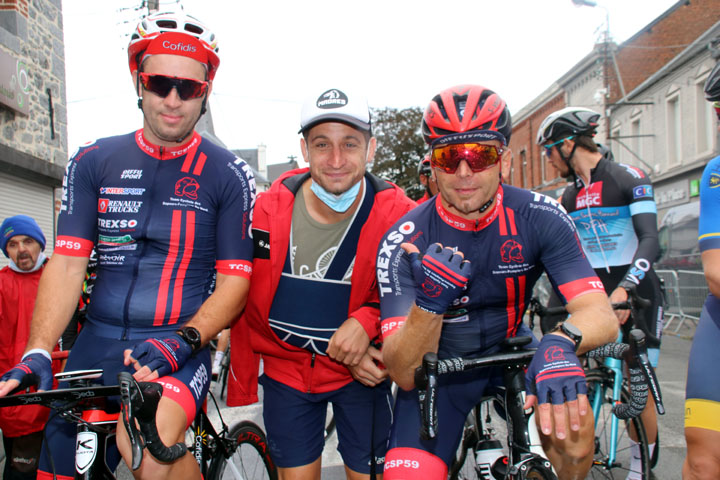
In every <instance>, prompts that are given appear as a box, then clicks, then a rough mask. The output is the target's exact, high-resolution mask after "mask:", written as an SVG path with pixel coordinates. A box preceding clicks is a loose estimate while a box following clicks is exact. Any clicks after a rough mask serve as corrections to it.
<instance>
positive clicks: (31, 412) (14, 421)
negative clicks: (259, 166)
mask: <svg viewBox="0 0 720 480" xmlns="http://www.w3.org/2000/svg"><path fill="white" fill-rule="evenodd" d="M44 269H45V267H43V268H40V269H39V270H37V271H35V272H31V273H18V272H16V271H14V270H11V269H10V267H5V268H3V269H2V270H0V331H1V332H2V335H0V372H7V371H8V370H10V369H11V368H13V367H14V366H15V365H16V364H18V363H19V362H20V359H21V357H22V354H23V352H24V351H25V345H26V344H27V340H28V337H29V336H30V321H31V320H32V314H33V309H34V308H35V296H36V295H37V290H38V282H39V281H40V275H42V272H43V270H44ZM48 413H49V411H48V409H47V408H45V407H41V406H38V405H32V406H17V407H4V408H0V428H2V431H3V435H6V436H8V437H19V436H21V435H27V434H28V433H33V432H37V431H40V430H42V429H43V428H44V427H45V422H47V419H48Z"/></svg>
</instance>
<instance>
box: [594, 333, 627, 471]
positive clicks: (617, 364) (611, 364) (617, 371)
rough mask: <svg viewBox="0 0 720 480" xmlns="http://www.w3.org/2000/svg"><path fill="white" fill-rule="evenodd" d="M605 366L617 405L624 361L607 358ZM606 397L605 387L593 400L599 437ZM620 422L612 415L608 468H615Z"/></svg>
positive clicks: (620, 337) (619, 336)
mask: <svg viewBox="0 0 720 480" xmlns="http://www.w3.org/2000/svg"><path fill="white" fill-rule="evenodd" d="M622 337H623V334H622V331H620V333H619V334H618V339H617V342H618V343H621V342H622ZM604 365H605V366H606V367H607V368H609V369H610V370H612V372H613V376H614V380H613V393H612V398H613V403H614V404H617V403H619V402H620V401H621V392H622V383H623V362H622V360H618V359H616V358H612V357H606V358H605V361H604ZM604 395H605V387H604V386H600V388H596V389H595V391H594V392H593V398H592V409H593V415H594V416H595V435H597V431H598V430H597V427H598V425H597V423H598V420H599V418H600V409H601V408H602V406H603V403H604V402H603V400H604V398H603V396H604ZM619 422H620V421H619V420H618V417H617V416H615V415H611V418H610V451H609V452H607V453H608V460H607V464H608V467H615V466H617V465H615V458H616V453H617V445H618V427H619Z"/></svg>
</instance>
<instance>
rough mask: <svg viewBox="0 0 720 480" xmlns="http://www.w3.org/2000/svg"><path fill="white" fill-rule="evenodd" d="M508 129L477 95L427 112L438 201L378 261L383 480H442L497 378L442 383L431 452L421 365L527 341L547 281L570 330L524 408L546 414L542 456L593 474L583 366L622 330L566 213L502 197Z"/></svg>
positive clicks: (479, 91)
mask: <svg viewBox="0 0 720 480" xmlns="http://www.w3.org/2000/svg"><path fill="white" fill-rule="evenodd" d="M511 128H512V127H511V120H510V112H509V109H508V108H507V106H506V104H505V102H504V101H503V100H502V99H501V98H500V97H499V96H498V95H497V94H496V93H495V92H493V91H492V90H489V89H487V88H485V87H482V86H478V85H461V86H457V87H453V88H450V89H447V90H444V91H442V92H440V93H439V94H438V95H436V96H435V97H434V98H433V100H432V101H431V102H430V104H429V105H428V107H427V109H426V110H425V114H424V116H423V123H422V132H423V135H424V137H425V141H426V142H427V143H428V144H430V145H431V148H432V153H431V162H432V168H433V174H434V175H435V178H436V179H437V185H438V189H439V191H440V194H439V195H437V196H436V197H435V199H434V200H432V201H428V202H425V203H423V204H421V205H419V206H417V207H416V208H415V209H413V210H412V211H410V212H409V213H408V214H406V215H405V216H403V217H402V218H401V219H400V220H398V221H397V222H396V223H395V225H394V226H393V227H392V228H391V229H390V230H389V231H388V232H387V233H386V234H385V237H384V238H383V240H382V241H381V242H380V248H379V250H378V256H377V281H378V288H379V290H380V310H381V325H382V334H383V361H384V363H385V365H386V366H387V368H388V371H389V373H390V376H391V377H392V379H393V380H394V381H395V382H396V383H397V384H398V386H399V387H400V390H399V391H398V396H397V400H396V404H395V410H394V422H393V427H392V430H391V436H390V443H389V447H388V448H389V450H388V454H387V457H386V460H385V479H386V480H393V479H409V478H413V479H415V478H418V479H420V478H422V479H445V478H447V470H448V467H449V465H450V463H451V462H452V460H453V458H454V456H455V452H456V450H457V446H458V444H459V442H460V437H461V434H462V431H463V425H464V422H465V419H466V417H467V415H468V413H469V412H470V410H471V409H472V408H473V407H474V406H475V404H476V403H477V402H478V401H479V400H480V398H482V395H483V392H485V391H486V388H487V387H488V386H490V385H496V384H499V383H500V384H501V382H502V372H501V371H500V370H499V369H486V370H480V371H473V372H466V373H462V374H458V375H454V376H453V375H447V376H443V377H440V378H439V380H438V381H439V388H438V390H437V395H438V397H437V409H438V418H439V419H442V420H441V421H442V427H441V428H439V429H438V435H437V437H436V438H435V439H433V440H429V441H428V440H422V439H421V438H420V436H419V431H420V415H419V413H418V411H419V405H418V395H417V391H416V390H415V382H414V371H415V368H416V367H417V366H419V365H420V364H421V361H422V357H423V355H424V354H425V353H426V352H430V351H433V352H438V356H439V357H440V358H441V359H442V358H452V357H457V356H463V357H478V356H482V355H486V354H490V353H494V352H497V351H498V350H499V349H500V344H501V342H502V341H503V340H504V339H505V338H507V337H514V336H518V335H532V334H531V332H530V330H529V328H528V327H527V326H526V325H525V324H524V323H523V322H522V318H523V314H524V312H525V310H526V307H527V304H528V302H529V300H530V297H531V294H532V288H533V285H534V284H535V282H536V281H537V279H538V278H539V277H540V275H541V274H542V273H543V271H547V273H548V276H549V277H550V279H551V281H552V283H553V286H554V288H555V289H556V291H557V292H558V294H559V295H560V296H561V298H562V299H563V300H564V301H565V302H566V303H567V308H568V311H570V312H572V318H571V319H570V320H568V321H567V322H565V323H563V324H562V325H561V327H560V328H558V330H556V331H555V332H552V333H550V334H549V335H545V336H544V337H543V339H542V340H541V341H540V342H539V345H538V342H537V341H535V342H534V345H535V346H537V347H538V350H537V354H536V355H535V356H534V358H533V360H532V363H531V364H530V365H529V367H528V371H527V377H526V380H527V382H526V388H527V390H528V393H529V396H528V397H527V402H526V404H525V408H530V407H532V406H534V405H535V404H536V403H537V404H538V407H537V409H536V412H537V413H538V415H537V420H538V423H539V426H540V431H541V432H542V433H541V438H542V441H543V447H544V448H545V452H546V453H547V455H548V458H549V459H550V461H551V462H552V463H553V465H554V467H555V468H556V470H557V471H558V472H559V473H560V478H563V479H570V478H584V477H585V475H586V474H587V472H588V471H589V470H590V467H591V463H592V458H593V450H594V445H593V440H594V435H593V419H592V413H591V411H590V408H589V403H588V399H587V395H586V393H587V386H586V383H585V375H584V372H583V369H582V367H581V366H580V364H579V362H578V359H577V356H576V353H583V352H585V351H586V350H589V349H591V348H594V347H596V346H598V345H601V344H604V343H606V342H609V341H613V340H614V339H615V338H616V336H617V321H615V317H614V316H613V313H612V310H611V308H610V305H609V302H608V299H607V296H606V295H605V294H604V292H603V290H602V284H601V283H600V281H599V280H598V278H597V276H596V275H595V273H594V272H593V270H592V268H591V267H590V265H589V263H588V262H587V260H586V259H585V257H584V255H583V253H582V251H581V249H580V247H579V242H578V240H577V235H576V231H575V227H574V226H573V223H572V221H571V220H570V219H569V218H568V217H567V215H566V214H565V213H564V212H563V211H562V210H561V209H560V208H559V206H558V205H557V202H556V201H555V200H553V199H551V198H549V197H546V196H545V195H541V194H539V193H534V192H530V191H528V190H523V189H519V188H516V187H513V186H509V185H505V184H502V182H501V177H502V174H501V163H502V161H503V157H504V156H509V155H511V152H510V149H509V148H508V146H507V145H508V141H509V139H510V132H511ZM508 158H509V157H508ZM419 252H423V253H424V257H423V258H422V261H421V259H420V257H419V255H418V254H419ZM468 262H469V263H468ZM549 373H555V374H554V375H552V374H549ZM568 425H569V429H568ZM416 467H417V468H416Z"/></svg>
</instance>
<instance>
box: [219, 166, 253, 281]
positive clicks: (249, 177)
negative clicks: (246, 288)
mask: <svg viewBox="0 0 720 480" xmlns="http://www.w3.org/2000/svg"><path fill="white" fill-rule="evenodd" d="M224 168H226V170H224V171H223V172H224V173H225V174H226V175H227V184H226V191H225V192H224V196H223V197H222V199H223V203H222V204H221V205H220V206H219V208H218V221H217V230H216V238H217V263H216V268H217V271H218V272H219V273H221V274H225V275H239V276H243V277H246V278H249V277H250V275H251V273H252V259H253V242H252V233H251V232H252V212H253V207H254V206H255V196H256V189H255V178H254V177H253V173H252V169H251V168H250V166H249V165H248V164H247V163H245V161H244V160H242V159H240V158H237V157H236V158H235V159H232V160H229V161H228V162H227V163H226V165H225V166H224Z"/></svg>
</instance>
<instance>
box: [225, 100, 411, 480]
mask: <svg viewBox="0 0 720 480" xmlns="http://www.w3.org/2000/svg"><path fill="white" fill-rule="evenodd" d="M300 126H301V128H300V133H302V135H303V138H302V139H301V140H300V145H301V149H302V153H303V157H304V158H305V161H307V162H308V163H309V165H310V167H309V168H305V169H299V170H293V171H290V172H287V173H286V174H284V175H283V176H282V177H280V178H279V179H278V180H277V181H276V182H275V183H274V184H273V185H272V187H271V188H270V190H269V191H268V192H266V193H263V194H262V195H260V196H259V197H258V202H257V204H256V206H255V212H254V217H253V240H254V242H255V258H254V261H253V282H252V284H251V287H250V294H249V298H248V304H247V306H246V308H245V312H244V318H242V319H241V321H240V322H237V324H236V325H235V326H234V328H233V332H232V340H231V342H232V345H233V349H232V350H231V352H232V365H233V369H237V368H238V367H242V365H243V362H245V361H249V360H250V358H249V357H248V355H247V351H248V349H242V348H235V345H238V344H241V343H242V342H243V339H244V338H247V337H246V334H247V332H246V330H245V328H246V322H247V325H249V326H250V328H251V330H252V333H251V339H252V347H253V350H254V351H255V352H256V353H260V354H261V355H262V357H263V362H264V363H263V365H264V375H263V376H262V377H261V379H260V382H261V383H262V385H263V392H264V405H263V415H264V420H265V427H266V429H267V434H268V441H269V442H268V443H269V444H270V449H271V454H272V457H273V460H274V461H275V463H276V464H277V466H278V467H279V470H280V474H281V478H293V479H295V478H312V479H315V478H320V471H321V454H322V450H323V445H324V438H323V433H324V425H325V414H326V411H327V404H328V402H330V403H332V404H333V409H334V415H335V419H336V421H337V433H338V450H339V451H340V454H341V455H342V457H343V461H344V462H345V470H346V474H347V477H348V478H353V479H354V478H369V476H370V475H371V474H372V473H373V472H378V473H379V472H382V462H383V460H384V456H385V444H386V439H387V435H388V431H389V426H390V389H389V382H388V380H387V374H386V371H385V370H384V367H382V366H381V365H380V363H381V360H382V355H381V352H380V351H379V350H378V349H376V348H375V347H373V346H372V345H371V341H372V340H374V339H376V338H377V337H378V334H379V330H378V329H379V310H378V306H379V305H378V293H377V288H376V281H375V273H374V271H375V267H374V263H375V257H376V255H375V254H376V252H377V247H378V242H379V240H380V238H381V237H382V235H383V233H384V232H385V231H386V230H387V229H388V228H389V227H390V226H391V225H392V224H393V222H394V221H395V220H396V219H398V218H400V217H401V216H402V215H403V214H404V213H405V212H407V211H409V210H410V209H411V208H412V207H413V206H414V202H412V200H410V199H409V198H407V197H406V196H405V194H404V193H403V191H402V190H401V189H399V188H398V187H396V186H395V185H392V184H390V183H388V182H385V181H383V180H381V179H379V178H377V177H375V176H373V175H372V174H370V173H367V172H366V171H365V169H366V165H368V164H369V163H371V162H372V159H373V155H374V153H375V138H374V137H372V131H371V124H370V114H369V111H368V106H367V101H366V100H365V98H363V97H362V96H361V95H358V94H355V93H354V92H351V91H349V90H341V89H336V88H334V89H329V90H324V91H322V93H319V94H315V95H313V96H312V97H311V98H310V99H308V100H307V101H306V102H305V104H304V105H303V109H302V116H301V121H300ZM243 320H245V321H246V322H244V321H243ZM240 369H241V370H242V368H240ZM238 388H239V386H238V385H233V384H232V382H231V387H230V393H229V394H228V396H229V401H228V403H229V404H233V403H235V402H236V401H235V398H236V396H237V395H238ZM245 393H246V395H247V392H245ZM252 393H253V392H250V394H252ZM242 398H244V397H242ZM240 401H241V400H240Z"/></svg>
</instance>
